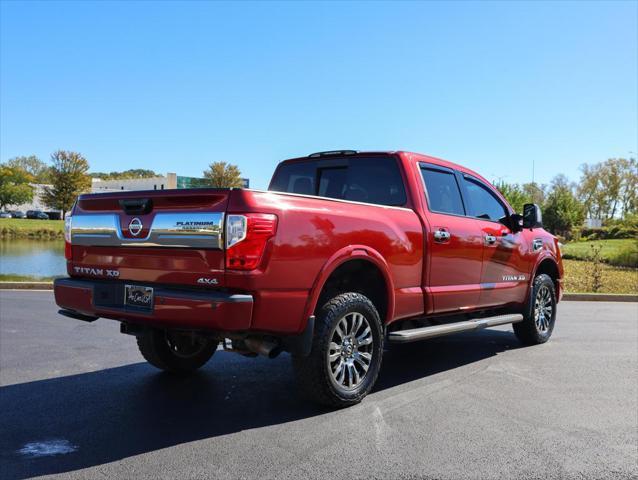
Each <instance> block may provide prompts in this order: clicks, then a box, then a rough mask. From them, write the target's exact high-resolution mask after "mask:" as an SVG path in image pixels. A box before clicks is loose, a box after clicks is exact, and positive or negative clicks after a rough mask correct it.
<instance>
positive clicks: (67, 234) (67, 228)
mask: <svg viewBox="0 0 638 480" xmlns="http://www.w3.org/2000/svg"><path fill="white" fill-rule="evenodd" d="M72 225H73V219H72V218H71V215H69V216H68V217H66V218H65V219H64V258H66V259H67V260H71V258H72V256H73V253H72V251H71V226H72Z"/></svg>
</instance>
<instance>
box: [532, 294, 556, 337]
mask: <svg viewBox="0 0 638 480" xmlns="http://www.w3.org/2000/svg"><path fill="white" fill-rule="evenodd" d="M553 313H554V306H553V302H552V292H551V291H550V290H549V287H548V286H547V285H543V286H542V287H541V288H539V289H538V292H537V293H536V299H535V300H534V323H536V329H537V330H538V331H539V332H540V333H547V331H548V330H549V329H550V327H551V321H552V316H553Z"/></svg>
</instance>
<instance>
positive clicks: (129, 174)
mask: <svg viewBox="0 0 638 480" xmlns="http://www.w3.org/2000/svg"><path fill="white" fill-rule="evenodd" d="M89 175H90V176H91V177H92V178H101V179H102V180H127V179H131V178H153V177H159V175H158V174H157V173H155V172H154V171H153V170H146V169H144V168H131V169H129V170H125V171H123V172H110V173H106V172H93V173H90V174H89Z"/></svg>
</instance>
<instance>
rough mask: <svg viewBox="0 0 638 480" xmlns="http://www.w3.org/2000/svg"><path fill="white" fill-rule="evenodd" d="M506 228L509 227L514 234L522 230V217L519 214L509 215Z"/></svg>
mask: <svg viewBox="0 0 638 480" xmlns="http://www.w3.org/2000/svg"><path fill="white" fill-rule="evenodd" d="M508 227H510V230H512V232H514V233H516V232H520V231H521V230H523V215H521V214H520V213H512V214H511V215H510V219H509V225H508Z"/></svg>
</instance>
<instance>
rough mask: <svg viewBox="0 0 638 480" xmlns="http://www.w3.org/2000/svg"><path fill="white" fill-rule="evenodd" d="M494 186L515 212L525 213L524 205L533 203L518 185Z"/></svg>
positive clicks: (501, 183)
mask: <svg viewBox="0 0 638 480" xmlns="http://www.w3.org/2000/svg"><path fill="white" fill-rule="evenodd" d="M494 186H495V187H496V188H497V189H498V191H499V192H501V194H502V195H503V196H504V197H505V199H506V200H507V202H508V203H509V204H510V205H511V206H512V208H513V209H514V211H515V212H518V213H523V205H525V204H526V203H531V197H530V196H528V195H527V193H526V192H525V191H524V190H523V188H521V186H520V185H519V184H517V183H506V182H504V181H501V182H497V183H495V184H494Z"/></svg>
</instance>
